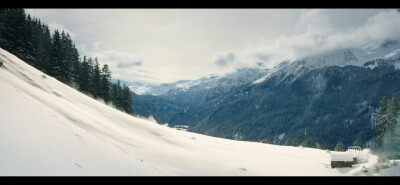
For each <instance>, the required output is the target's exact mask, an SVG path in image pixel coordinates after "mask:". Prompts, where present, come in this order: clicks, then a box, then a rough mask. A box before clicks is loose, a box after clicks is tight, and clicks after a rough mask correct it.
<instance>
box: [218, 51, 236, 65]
mask: <svg viewBox="0 0 400 185" xmlns="http://www.w3.org/2000/svg"><path fill="white" fill-rule="evenodd" d="M235 58H236V55H235V53H232V52H227V53H226V54H225V55H220V56H218V58H217V60H216V61H215V63H216V64H217V65H218V66H220V67H224V66H226V65H228V64H230V63H233V61H234V60H235Z"/></svg>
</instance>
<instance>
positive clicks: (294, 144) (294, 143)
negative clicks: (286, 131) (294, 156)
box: [292, 138, 297, 146]
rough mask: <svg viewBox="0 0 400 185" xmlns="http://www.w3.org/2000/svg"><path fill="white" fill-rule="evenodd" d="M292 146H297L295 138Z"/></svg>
mask: <svg viewBox="0 0 400 185" xmlns="http://www.w3.org/2000/svg"><path fill="white" fill-rule="evenodd" d="M292 146H297V140H296V138H295V139H293V142H292Z"/></svg>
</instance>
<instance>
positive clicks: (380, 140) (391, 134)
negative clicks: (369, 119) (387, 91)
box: [373, 93, 400, 159]
mask: <svg viewBox="0 0 400 185" xmlns="http://www.w3.org/2000/svg"><path fill="white" fill-rule="evenodd" d="M399 110H400V106H399V99H398V96H397V94H396V93H394V94H393V96H392V99H391V100H390V102H389V100H388V98H387V97H384V98H383V100H382V103H381V107H380V109H379V114H378V123H377V129H376V132H377V136H376V138H375V140H374V147H373V150H374V151H375V152H377V153H378V154H379V156H380V157H384V158H389V159H397V158H400V137H399V136H400V126H399V125H400V123H399V122H400V114H399Z"/></svg>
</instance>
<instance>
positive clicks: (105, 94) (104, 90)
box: [100, 64, 111, 103]
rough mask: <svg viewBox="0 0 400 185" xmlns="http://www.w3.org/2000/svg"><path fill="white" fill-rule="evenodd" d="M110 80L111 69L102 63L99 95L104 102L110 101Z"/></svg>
mask: <svg viewBox="0 0 400 185" xmlns="http://www.w3.org/2000/svg"><path fill="white" fill-rule="evenodd" d="M110 80H111V71H110V70H109V69H108V65H107V64H104V65H103V67H102V68H101V90H100V92H101V93H100V96H101V98H103V100H104V101H105V102H106V103H108V102H109V101H110Z"/></svg>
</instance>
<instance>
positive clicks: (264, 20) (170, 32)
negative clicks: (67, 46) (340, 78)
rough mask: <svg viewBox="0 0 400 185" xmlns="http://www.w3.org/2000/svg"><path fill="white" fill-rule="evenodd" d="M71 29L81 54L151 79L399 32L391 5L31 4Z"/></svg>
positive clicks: (359, 43)
mask: <svg viewBox="0 0 400 185" xmlns="http://www.w3.org/2000/svg"><path fill="white" fill-rule="evenodd" d="M26 11H27V13H29V14H31V15H33V16H36V17H39V18H40V19H41V20H42V21H43V22H45V23H46V24H48V25H49V26H50V28H51V29H53V30H54V29H62V30H65V31H68V32H69V33H70V34H71V36H72V38H73V40H74V42H75V43H76V45H77V47H78V50H79V52H80V55H81V56H83V55H86V56H91V57H95V56H97V57H98V59H99V61H100V62H101V63H107V64H109V65H110V68H111V71H112V72H113V77H114V78H120V79H123V80H129V81H139V82H148V83H165V82H174V81H177V80H183V79H189V80H192V79H197V78H200V77H203V76H208V75H211V74H215V75H220V74H224V73H228V72H232V71H234V70H236V69H238V68H243V67H256V66H261V67H273V66H274V65H276V64H277V63H279V62H281V61H282V60H292V59H296V58H301V57H306V56H309V55H312V54H316V53H318V52H324V51H328V50H332V49H337V48H344V47H358V48H365V49H371V48H374V47H377V46H379V44H381V43H382V42H384V41H385V40H387V39H400V34H399V33H400V13H399V12H397V11H396V10H390V9H384V10H382V9H356V10H353V9H345V10H341V9H327V10H317V9H306V10H301V9H27V10H26Z"/></svg>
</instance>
